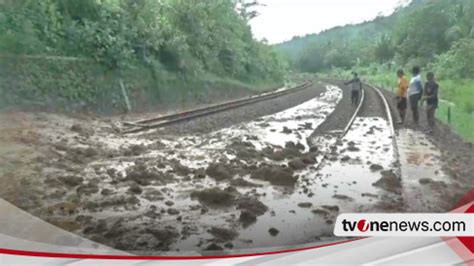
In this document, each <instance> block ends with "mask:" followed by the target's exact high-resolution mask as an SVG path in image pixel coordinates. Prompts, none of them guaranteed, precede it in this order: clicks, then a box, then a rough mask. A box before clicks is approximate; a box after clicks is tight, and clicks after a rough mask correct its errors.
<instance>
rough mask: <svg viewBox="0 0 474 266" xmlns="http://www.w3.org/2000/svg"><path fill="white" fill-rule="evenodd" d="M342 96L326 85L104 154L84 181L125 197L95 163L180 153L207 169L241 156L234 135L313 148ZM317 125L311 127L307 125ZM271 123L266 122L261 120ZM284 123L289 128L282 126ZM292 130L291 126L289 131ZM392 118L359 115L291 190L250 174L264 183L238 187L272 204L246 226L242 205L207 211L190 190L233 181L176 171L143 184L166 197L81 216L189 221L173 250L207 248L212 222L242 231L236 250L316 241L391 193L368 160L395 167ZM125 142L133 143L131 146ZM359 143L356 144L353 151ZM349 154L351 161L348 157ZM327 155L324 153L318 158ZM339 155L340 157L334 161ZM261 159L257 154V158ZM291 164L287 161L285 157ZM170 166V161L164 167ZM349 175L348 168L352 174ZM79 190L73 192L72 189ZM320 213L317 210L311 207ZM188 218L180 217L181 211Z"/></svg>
mask: <svg viewBox="0 0 474 266" xmlns="http://www.w3.org/2000/svg"><path fill="white" fill-rule="evenodd" d="M341 98H342V91H341V90H340V89H339V88H337V87H328V90H327V91H326V93H323V94H322V95H321V96H320V97H318V98H315V99H312V100H310V101H307V102H305V103H303V104H301V105H299V106H295V107H294V108H291V109H288V110H285V111H283V112H280V113H277V114H274V115H270V116H266V117H262V118H261V119H259V120H258V121H253V122H250V123H246V124H240V125H236V126H233V127H230V128H227V129H222V130H219V131H217V132H213V133H210V134H206V135H190V136H185V137H180V138H173V137H170V136H163V138H160V140H159V141H160V142H161V144H162V145H163V147H162V148H159V149H152V150H151V151H149V152H146V153H145V154H142V155H140V156H137V157H127V158H125V157H120V158H114V159H110V160H109V159H104V160H101V161H96V162H93V163H92V164H91V165H90V167H89V168H87V169H85V170H84V172H83V173H84V174H85V175H84V176H85V178H86V179H91V178H94V177H99V182H100V184H99V187H100V188H110V189H113V190H115V193H117V194H116V195H127V193H128V192H127V190H128V185H127V184H125V183H124V184H119V185H112V184H110V181H111V179H109V178H103V177H102V176H100V175H98V174H96V173H95V171H94V170H93V169H92V168H93V166H94V165H96V166H100V167H101V169H100V170H101V171H102V172H103V171H106V170H107V169H108V168H115V169H117V171H118V172H120V173H122V174H125V172H126V170H127V168H129V167H131V166H133V165H134V164H135V162H134V161H135V160H137V159H140V160H151V161H156V160H159V159H160V158H166V160H168V161H169V160H171V159H176V160H177V161H179V162H180V163H181V164H182V165H185V166H186V167H188V168H191V169H198V168H203V169H204V168H206V167H207V166H208V165H209V163H211V162H215V161H217V160H219V159H220V158H222V157H223V156H225V157H227V158H228V159H229V160H232V159H235V155H232V154H228V153H227V152H226V148H227V146H228V145H230V144H231V143H232V141H233V140H235V139H237V140H241V141H248V142H251V143H252V144H253V145H254V146H255V147H256V149H257V150H260V149H262V148H264V147H267V146H269V145H275V146H285V143H286V142H288V141H293V142H295V143H297V142H300V143H301V144H303V145H304V146H305V149H306V150H308V149H309V147H308V144H307V142H306V139H307V138H308V137H309V136H310V135H311V133H312V132H313V131H314V129H315V128H316V127H317V126H318V125H320V124H321V123H322V122H323V121H324V119H325V118H326V116H327V115H329V114H330V113H331V112H332V111H333V110H334V108H335V107H336V105H337V103H338V102H339V101H340V99H341ZM309 123H311V126H309ZM262 124H265V126H262ZM284 127H287V128H288V129H289V130H288V131H287V132H285V133H284V132H282V131H283V129H284ZM290 131H291V132H290ZM389 132H390V131H389V128H388V126H387V122H386V121H385V120H384V119H382V118H357V120H356V121H355V123H354V129H353V130H351V132H349V134H348V135H347V136H346V137H345V138H344V139H343V140H342V143H341V145H340V146H338V147H337V150H335V153H334V154H333V155H331V156H332V157H334V158H329V159H328V160H326V162H325V163H324V164H322V165H321V167H320V169H316V168H314V169H306V170H303V171H299V172H296V173H295V174H296V175H299V181H298V183H297V184H296V186H295V187H294V188H292V189H291V190H290V189H288V188H286V189H285V188H282V187H277V186H271V185H269V184H268V183H266V182H263V181H258V180H253V179H250V177H249V176H243V177H242V178H243V179H244V180H247V181H250V182H252V183H256V184H258V185H260V187H252V188H237V190H238V192H239V193H240V194H242V195H250V196H256V197H258V199H259V200H260V201H261V202H262V203H264V204H265V205H266V206H268V208H269V211H268V212H266V213H265V214H264V215H262V216H260V217H258V219H257V222H256V223H255V224H253V225H251V226H249V227H247V228H242V227H241V225H240V224H239V223H238V221H237V220H238V217H239V215H240V211H239V210H237V209H236V207H235V206H234V207H230V208H226V209H220V210H212V209H211V210H209V212H207V213H205V214H201V211H200V209H195V210H192V207H193V206H196V205H199V203H198V201H196V200H193V199H191V198H190V196H189V195H190V192H191V191H193V190H196V189H203V188H210V187H219V188H221V189H225V188H226V187H228V186H229V183H228V182H225V181H221V182H216V181H215V180H214V179H211V178H209V177H206V178H205V179H202V180H200V179H191V180H190V179H189V178H186V177H176V176H175V178H176V179H177V180H178V181H177V182H175V183H172V184H167V185H151V186H147V187H143V190H144V193H145V192H146V190H147V189H155V190H158V191H161V192H162V196H163V198H164V200H161V201H151V202H150V201H148V200H147V199H145V198H144V197H143V194H142V195H140V196H137V197H138V198H139V200H140V204H139V205H137V206H134V207H131V208H129V207H127V206H120V207H115V208H105V209H104V210H103V211H100V212H94V213H89V212H87V211H84V212H82V213H81V214H83V215H84V214H85V215H91V216H94V217H95V218H97V219H102V218H107V219H110V218H111V217H115V218H118V217H126V218H127V217H128V218H130V217H135V219H132V220H131V221H130V223H132V224H137V225H141V226H143V225H147V226H158V227H164V226H166V225H170V226H173V227H174V228H177V229H178V231H182V230H183V229H184V228H185V227H191V228H192V234H191V235H190V236H187V237H184V238H183V239H180V240H178V241H177V242H176V243H174V244H172V245H171V246H170V249H171V250H178V249H179V250H195V249H196V245H197V244H198V243H200V242H201V243H202V246H201V248H205V247H206V246H207V245H209V244H210V243H212V242H208V241H210V240H212V238H213V237H212V236H211V235H210V234H209V233H208V232H207V231H208V230H209V229H210V228H211V227H212V226H217V227H226V228H234V229H236V230H237V231H238V232H239V237H238V238H237V239H236V240H235V241H232V244H233V246H234V248H235V249H245V248H256V247H267V248H268V247H275V246H288V245H295V244H303V243H308V242H314V241H315V240H318V239H324V238H328V237H329V238H331V237H332V229H333V224H332V223H333V222H334V221H335V218H336V216H337V214H338V212H355V211H357V212H359V211H371V210H373V209H374V208H375V207H374V206H375V205H376V204H377V203H378V202H379V201H380V200H382V199H385V198H386V197H391V195H389V194H388V195H387V192H385V191H383V190H381V189H379V188H376V187H374V186H372V183H374V182H376V181H377V180H378V179H379V178H380V173H379V172H372V171H371V170H370V165H371V164H373V163H376V164H379V165H381V166H382V167H383V168H385V169H389V168H390V167H391V164H392V163H393V159H394V152H393V149H392V142H391V139H389V138H387V136H389ZM333 140H334V138H330V139H324V138H323V139H317V140H313V141H312V143H314V144H316V145H317V146H318V147H327V148H329V147H331V146H333V144H334V143H332V141H333ZM94 141H98V142H100V143H101V144H102V145H106V146H107V147H109V148H117V147H127V146H128V145H132V144H145V145H150V144H152V143H153V141H149V140H145V139H143V138H141V137H140V136H139V135H137V136H135V137H131V138H127V139H126V140H125V139H121V138H120V136H107V135H106V134H104V135H102V134H99V138H96V139H95V140H94ZM125 143H127V144H126V145H125ZM354 147H356V148H357V149H352V148H354ZM346 156H349V159H347V158H345V157H346ZM319 159H321V158H319ZM332 159H334V160H332ZM256 160H257V159H256ZM369 162H370V164H369ZM281 163H285V162H281ZM168 170H171V167H170V166H166V167H165V168H164V169H161V170H160V171H165V172H166V171H168ZM348 173H350V174H348ZM72 194H74V191H73V192H72ZM101 198H102V196H101V195H100V194H99V193H98V194H94V195H92V196H90V200H92V201H99V200H100V199H101ZM166 201H173V203H174V204H173V206H172V208H175V209H177V210H179V211H180V214H179V215H176V216H171V215H163V217H162V218H161V219H152V218H149V217H147V216H146V215H144V213H146V212H147V211H148V210H150V208H151V207H152V206H154V208H156V209H157V211H158V212H160V211H161V210H167V209H168V208H170V207H169V206H167V205H166V204H165V203H166ZM300 203H311V206H307V207H300V206H299V204H300ZM323 205H328V206H337V208H338V210H334V209H333V210H330V209H324V208H323ZM313 211H315V212H313ZM179 216H180V217H181V219H182V221H181V222H177V221H176V219H177V217H179ZM270 228H276V229H277V230H278V231H279V233H278V234H277V235H276V236H272V235H271V234H270V233H269V231H268V230H269V229H270Z"/></svg>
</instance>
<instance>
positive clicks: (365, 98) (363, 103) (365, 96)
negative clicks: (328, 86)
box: [316, 79, 400, 173]
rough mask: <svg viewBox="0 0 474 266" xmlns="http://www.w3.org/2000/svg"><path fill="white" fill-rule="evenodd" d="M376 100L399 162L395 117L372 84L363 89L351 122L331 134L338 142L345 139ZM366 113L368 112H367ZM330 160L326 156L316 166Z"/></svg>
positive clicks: (330, 148) (331, 148) (382, 96)
mask: <svg viewBox="0 0 474 266" xmlns="http://www.w3.org/2000/svg"><path fill="white" fill-rule="evenodd" d="M325 82H327V83H340V82H341V80H337V79H326V80H325ZM369 90H372V91H369ZM374 94H375V97H374ZM369 96H370V97H369ZM375 99H378V101H380V102H377V103H376V104H379V103H381V105H382V106H383V108H382V109H383V116H384V117H385V119H386V120H387V124H388V127H389V129H390V138H391V140H392V145H393V150H394V156H395V160H396V161H397V162H398V161H399V153H398V147H397V143H396V135H395V127H394V119H393V116H392V111H391V107H390V105H389V103H388V101H387V99H386V97H385V95H384V94H383V93H382V92H381V91H380V89H379V88H377V87H374V86H372V85H370V84H366V83H364V88H363V89H362V94H361V98H360V101H359V104H358V106H357V107H356V109H355V110H354V112H353V113H352V115H351V118H350V119H349V121H348V122H347V124H346V125H345V127H344V129H343V130H339V131H331V132H329V133H330V134H331V135H333V136H334V138H335V139H336V140H341V139H343V138H344V137H345V136H346V135H347V134H348V133H349V132H350V131H351V130H352V129H353V128H352V126H353V124H354V121H355V120H356V119H357V117H359V116H361V115H362V114H361V113H362V109H364V107H365V108H367V106H368V105H369V104H374V103H373V102H369V101H374V100H375ZM365 112H367V111H365ZM371 115H372V114H371ZM322 134H323V135H324V133H322ZM337 142H338V141H335V142H333V143H332V144H331V145H330V146H329V147H328V148H329V151H331V150H336V149H337ZM329 151H328V152H329ZM328 158H329V157H327V156H324V157H323V158H322V161H320V162H319V164H318V165H317V166H316V168H317V169H320V168H321V167H322V166H323V165H324V162H325V161H326V159H328ZM399 173H400V171H399Z"/></svg>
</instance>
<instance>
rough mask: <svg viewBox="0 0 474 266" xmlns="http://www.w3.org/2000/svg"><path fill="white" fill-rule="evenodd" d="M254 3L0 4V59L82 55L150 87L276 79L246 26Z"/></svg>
mask: <svg viewBox="0 0 474 266" xmlns="http://www.w3.org/2000/svg"><path fill="white" fill-rule="evenodd" d="M255 5H257V3H255V2H254V1H251V2H249V1H245V0H215V1H201V0H80V1H78V0H41V1H37V0H0V54H9V55H11V54H17V55H41V56H55V57H58V56H59V57H68V58H69V57H74V58H81V59H84V58H85V59H90V60H94V61H95V62H96V63H97V64H99V65H101V66H103V67H104V68H105V69H108V70H109V71H113V72H117V73H123V72H126V71H129V70H130V69H144V70H145V71H149V72H150V73H152V76H153V77H154V78H155V81H156V82H158V81H159V80H160V79H166V77H165V76H166V75H168V74H169V73H171V74H173V75H177V76H180V77H182V78H183V79H192V78H193V77H201V76H203V75H209V74H210V75H214V76H217V77H223V78H227V79H233V80H239V81H241V82H245V83H250V84H253V83H261V82H266V81H271V82H282V81H283V78H284V75H285V70H286V64H285V61H284V60H282V59H281V58H280V56H279V55H278V54H277V53H275V52H274V50H273V48H272V47H270V46H268V45H266V44H264V43H261V42H258V41H256V40H254V39H253V36H252V33H251V30H250V27H249V25H248V22H249V20H250V19H252V18H253V17H254V16H255V15H256V13H255V11H253V8H254V6H255ZM74 89H75V88H73V87H71V90H74ZM71 93H72V94H74V95H76V94H78V93H76V92H74V91H72V92H71ZM79 94H80V93H79Z"/></svg>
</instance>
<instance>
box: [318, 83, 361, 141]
mask: <svg viewBox="0 0 474 266" xmlns="http://www.w3.org/2000/svg"><path fill="white" fill-rule="evenodd" d="M324 81H325V82H329V83H331V84H334V85H336V86H339V87H340V88H342V91H343V96H342V99H341V101H340V102H339V104H338V105H337V107H336V109H335V110H334V111H333V112H332V113H331V114H330V115H329V116H328V117H327V118H326V120H325V121H324V122H323V123H322V124H321V125H319V126H318V128H317V129H316V130H315V131H314V133H313V134H312V135H311V138H312V137H315V136H317V135H323V134H326V133H329V132H331V131H335V130H344V128H345V127H346V125H347V123H349V121H350V119H351V117H352V115H353V114H354V111H355V107H354V106H352V104H351V96H350V88H349V87H348V86H346V85H344V83H343V82H341V81H334V80H324Z"/></svg>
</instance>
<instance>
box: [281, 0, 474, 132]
mask: <svg viewBox="0 0 474 266" xmlns="http://www.w3.org/2000/svg"><path fill="white" fill-rule="evenodd" d="M277 47H278V49H279V50H280V51H282V52H283V53H285V54H286V55H287V56H288V57H289V58H291V61H292V64H293V66H294V68H295V69H297V70H298V71H300V72H310V73H333V74H334V73H338V74H342V75H344V76H345V77H349V76H350V73H351V72H352V71H357V72H359V73H360V74H361V75H362V76H363V77H365V78H366V79H368V80H371V81H373V82H377V83H379V84H383V85H384V86H385V87H389V88H393V87H395V85H396V76H395V72H396V69H398V68H404V69H405V70H406V72H409V69H411V68H412V67H413V66H415V65H419V66H421V67H422V69H423V70H424V72H425V73H426V72H427V71H434V72H435V73H436V75H437V77H438V80H439V82H440V83H441V94H442V95H441V97H442V98H443V99H445V100H447V101H449V102H451V103H446V102H443V104H442V106H441V108H440V110H441V112H439V118H441V119H443V120H446V119H447V105H448V104H449V105H452V110H451V111H452V113H453V115H452V119H453V125H454V126H455V128H456V129H457V130H458V131H459V132H460V133H461V134H462V135H463V136H465V137H466V138H469V139H471V140H474V133H473V132H474V81H473V80H472V78H473V77H474V1H471V0H437V1H431V0H415V1H412V2H411V3H410V4H409V5H408V6H405V7H399V8H398V9H397V10H396V11H395V12H394V13H393V14H392V15H390V16H388V17H378V18H376V19H375V20H373V21H369V22H365V23H362V24H358V25H347V26H344V27H337V28H334V29H330V30H327V31H324V32H321V33H320V34H312V35H307V36H305V37H296V38H294V39H293V40H291V41H289V42H286V43H282V44H280V45H278V46H277ZM453 104H454V105H453Z"/></svg>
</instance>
